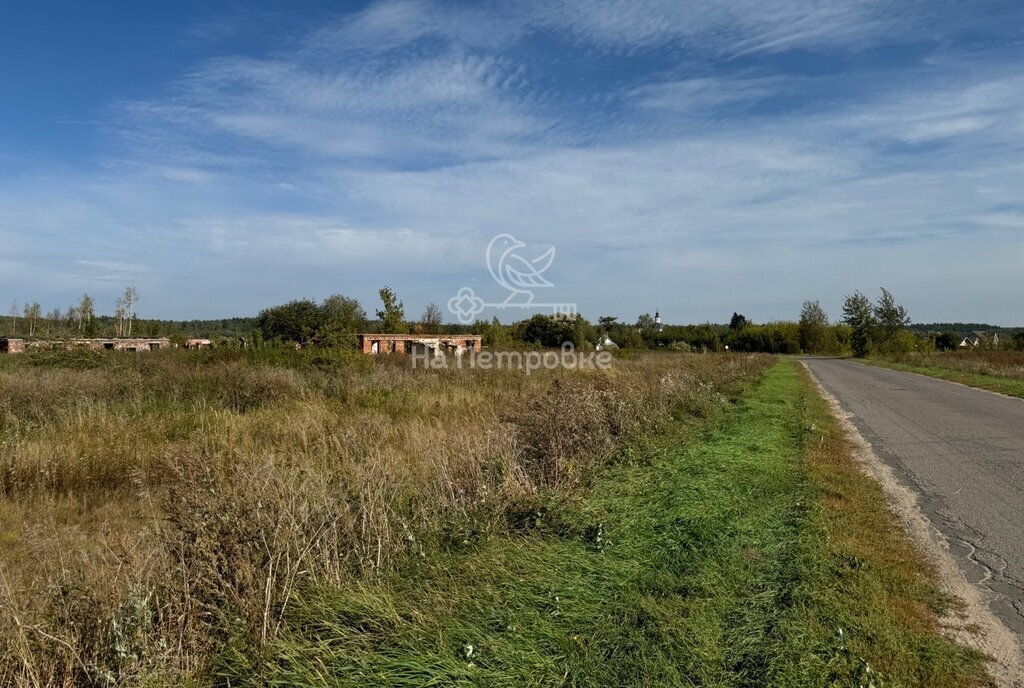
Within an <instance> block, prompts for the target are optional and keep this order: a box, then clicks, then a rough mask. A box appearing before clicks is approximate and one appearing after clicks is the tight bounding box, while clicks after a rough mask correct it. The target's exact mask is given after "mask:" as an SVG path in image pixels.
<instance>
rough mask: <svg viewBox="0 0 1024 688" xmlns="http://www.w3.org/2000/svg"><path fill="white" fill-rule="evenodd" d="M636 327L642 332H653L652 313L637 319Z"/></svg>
mask: <svg viewBox="0 0 1024 688" xmlns="http://www.w3.org/2000/svg"><path fill="white" fill-rule="evenodd" d="M636 326H637V327H638V328H640V329H641V330H653V329H654V316H653V315H651V314H650V313H644V314H642V315H640V316H639V317H638V318H637V319H636Z"/></svg>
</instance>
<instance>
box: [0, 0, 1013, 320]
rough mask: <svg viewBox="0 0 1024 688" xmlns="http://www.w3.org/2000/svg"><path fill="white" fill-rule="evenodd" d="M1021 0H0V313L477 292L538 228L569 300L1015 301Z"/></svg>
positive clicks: (781, 303) (834, 307) (768, 307)
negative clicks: (31, 305)
mask: <svg viewBox="0 0 1024 688" xmlns="http://www.w3.org/2000/svg"><path fill="white" fill-rule="evenodd" d="M1022 58H1024V5H1022V4H1021V3H1019V2H1001V1H1000V2H984V1H972V2H966V1H955V2H954V1H952V0H927V1H924V0H921V1H917V0H907V1H902V2H893V1H888V0H859V1H857V2H846V1H840V0H808V1H800V2H798V1H796V0H721V1H718V2H693V1H688V0H649V1H645V2H638V1H637V0H630V1H624V0H605V1H602V2H598V1H596V0H580V1H579V2H531V1H529V0H526V1H524V2H517V3H509V2H493V3H488V2H482V3H481V2H477V3H468V2H467V3H458V2H412V1H410V0H376V1H374V2H369V3H327V2H324V3H316V2H303V3H284V2H281V3H255V2H246V3H238V2H234V3H218V2H175V3H114V2H90V3H80V2H62V3H58V2H38V3H14V2H7V3H4V4H3V6H2V7H0V306H2V308H0V312H6V310H7V307H8V304H9V303H10V302H11V301H12V300H15V299H17V300H19V301H24V300H37V301H39V302H41V303H42V304H43V306H44V308H51V307H53V306H57V305H62V306H66V305H69V304H71V303H73V302H74V301H76V300H77V298H78V296H79V295H80V294H81V293H82V292H84V291H88V292H89V293H91V294H93V295H94V296H95V297H96V298H97V301H98V303H99V304H100V306H101V308H102V309H104V310H112V305H113V301H114V298H115V297H116V295H117V294H118V293H119V292H121V291H123V289H124V287H125V286H126V285H129V284H132V285H135V286H136V288H137V289H138V291H139V293H140V296H141V300H140V303H139V306H138V310H139V313H140V315H142V316H152V317H174V318H191V317H220V316H231V315H244V314H252V313H255V312H256V311H258V310H259V309H260V308H261V307H263V306H266V305H269V304H274V303H281V302H284V301H286V300H289V299H292V298H299V297H311V298H322V297H324V296H326V295H328V294H330V293H334V292H340V293H343V294H346V295H350V296H355V297H357V298H359V299H360V300H361V301H362V302H363V303H364V305H365V306H366V307H367V309H368V310H371V311H372V309H373V308H374V307H375V306H376V295H375V292H376V289H377V288H379V287H380V286H381V285H384V284H389V285H391V286H393V287H394V288H395V289H396V290H397V292H398V294H399V296H400V297H401V298H402V300H403V301H404V302H405V304H406V308H407V311H408V312H409V314H410V315H411V316H417V315H418V314H419V313H420V312H421V310H422V308H423V306H424V305H425V304H426V303H428V302H431V301H433V302H436V303H438V304H442V306H443V305H444V304H445V303H446V302H447V300H448V298H449V297H451V296H452V295H454V294H455V293H456V292H457V291H458V289H459V288H460V287H462V286H470V287H472V288H474V289H475V290H476V291H477V292H478V293H479V294H480V295H481V296H484V297H485V298H493V297H498V296H500V294H499V293H498V292H500V289H499V288H498V287H497V286H496V285H494V284H493V283H492V282H491V280H490V277H489V275H488V273H487V268H486V264H485V262H484V251H485V249H486V247H487V244H488V241H489V240H490V238H491V237H492V236H494V235H496V234H498V233H501V232H506V233H510V234H513V235H515V236H516V237H518V238H519V239H521V240H523V241H524V242H526V243H528V244H530V250H537V252H538V253H540V252H541V251H543V250H544V248H545V247H548V246H551V245H554V246H556V247H557V258H556V260H555V262H554V264H553V266H552V267H551V269H550V270H549V271H548V272H547V273H546V277H548V278H549V279H550V280H551V281H552V282H553V283H554V285H555V286H554V287H553V288H551V289H549V290H548V292H549V293H545V294H544V298H545V299H548V300H551V299H554V300H558V301H571V302H576V303H578V304H579V308H580V310H581V311H582V312H583V313H584V314H585V315H587V316H588V317H590V318H592V319H596V317H597V316H599V315H604V314H614V315H618V316H620V317H622V318H624V319H628V320H632V319H634V318H635V317H636V316H637V315H638V314H639V313H641V312H645V311H653V310H655V309H656V308H658V309H660V310H661V312H662V314H663V315H664V316H665V319H666V320H667V321H669V322H702V321H707V320H710V321H717V322H721V321H725V320H728V317H729V316H730V315H731V313H732V312H733V311H740V312H742V313H744V314H745V315H747V316H748V317H749V318H752V319H755V320H758V321H766V320H772V319H782V318H790V319H791V318H795V317H796V315H797V314H798V312H799V308H800V304H801V302H802V301H803V300H805V299H820V300H821V301H822V304H823V305H824V306H825V307H826V309H827V310H829V312H830V313H831V314H832V315H833V316H838V310H839V304H840V303H841V300H842V296H843V294H845V293H849V292H850V291H852V290H854V289H861V290H864V291H865V292H868V293H869V294H871V295H874V294H875V293H876V292H877V288H878V287H879V286H886V287H888V288H889V289H890V290H891V291H893V292H894V293H895V294H896V296H897V298H899V299H900V300H901V301H902V302H903V303H904V304H905V305H906V306H907V307H908V309H909V311H910V314H911V316H912V317H913V318H914V319H915V320H916V321H934V320H971V321H989V322H993V323H997V324H1006V325H1011V324H1022V323H1024V305H1022V304H1024V298H1022V297H1024V280H1022V278H1021V275H1022V273H1024V270H1022V268H1024V196H1022V189H1024V155H1022V153H1024V70H1022V65H1024V59H1022Z"/></svg>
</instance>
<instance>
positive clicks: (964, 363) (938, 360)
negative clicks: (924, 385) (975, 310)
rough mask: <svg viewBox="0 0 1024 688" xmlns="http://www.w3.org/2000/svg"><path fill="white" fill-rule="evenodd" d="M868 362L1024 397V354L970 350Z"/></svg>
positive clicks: (1023, 352) (890, 357) (906, 355)
mask: <svg viewBox="0 0 1024 688" xmlns="http://www.w3.org/2000/svg"><path fill="white" fill-rule="evenodd" d="M870 362H871V363H874V364H875V365H881V366H885V367H887V368H893V369H895V370H907V371H910V372H914V373H921V374H922V375H929V376H931V377H936V378H939V379H942V380H949V381H951V382H959V383H961V384H965V385H970V386H971V387H979V388H981V389H987V390H990V391H993V392H999V393H1001V394H1006V395H1009V396H1013V397H1021V398H1024V351H1006V350H1002V351H999V350H981V351H976V350H974V349H971V350H966V351H945V352H934V353H926V354H922V353H910V354H904V355H899V356H887V357H883V358H875V359H872V360H871V361H870Z"/></svg>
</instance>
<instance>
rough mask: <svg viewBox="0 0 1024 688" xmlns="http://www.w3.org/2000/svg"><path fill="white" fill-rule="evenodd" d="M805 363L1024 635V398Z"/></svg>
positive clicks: (846, 364)
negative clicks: (910, 490) (917, 495)
mask: <svg viewBox="0 0 1024 688" xmlns="http://www.w3.org/2000/svg"><path fill="white" fill-rule="evenodd" d="M805 362H806V363H807V365H808V366H809V367H810V369H811V371H812V372H813V373H814V375H815V377H817V378H818V381H819V382H820V383H821V384H822V385H823V386H824V387H825V389H826V390H828V391H829V392H830V393H831V394H832V395H833V396H835V397H836V398H837V399H838V400H839V402H840V404H842V406H843V408H844V409H845V410H846V411H848V412H850V413H852V414H853V415H854V417H853V419H852V420H853V422H854V424H855V425H856V426H857V428H858V429H859V430H860V432H861V434H862V435H863V436H864V438H865V439H866V440H867V441H868V442H870V443H871V446H872V448H873V449H874V451H875V453H876V454H878V456H879V457H881V459H882V460H883V461H886V462H887V463H889V465H890V466H891V467H892V468H893V469H894V470H895V472H896V474H897V476H898V478H899V479H900V480H902V481H904V482H905V483H906V484H907V485H909V486H910V487H911V488H913V489H914V490H915V491H917V492H918V494H919V495H920V505H921V508H922V510H923V511H924V512H925V514H926V515H927V516H928V518H929V519H931V521H932V523H933V524H934V525H935V526H936V527H938V529H939V530H940V531H941V532H942V533H943V534H945V535H946V537H947V538H948V539H949V541H950V546H951V548H952V551H953V554H954V558H955V559H956V561H957V564H958V565H959V566H960V569H961V571H963V572H964V574H965V575H966V576H967V578H968V580H970V581H971V582H972V583H975V584H977V585H979V586H980V587H982V588H985V589H987V590H988V591H991V593H992V594H991V595H989V597H991V600H992V601H991V607H992V611H993V612H995V613H996V614H997V615H998V616H999V617H1000V618H1001V619H1002V620H1003V622H1004V623H1005V624H1006V625H1007V626H1008V627H1009V628H1010V629H1012V630H1013V631H1015V632H1016V633H1017V635H1018V638H1020V637H1024V400H1021V399H1010V398H1007V397H1003V396H999V395H996V394H992V393H991V392H984V391H981V390H976V389H971V388H969V387H964V386H962V385H956V384H952V383H949V382H944V381H942V380H935V379H932V378H928V377H924V376H922V375H916V374H914V373H904V372H899V371H894V370H887V369H885V368H877V367H875V366H870V365H866V364H862V363H856V362H853V361H844V360H836V359H806V361H805Z"/></svg>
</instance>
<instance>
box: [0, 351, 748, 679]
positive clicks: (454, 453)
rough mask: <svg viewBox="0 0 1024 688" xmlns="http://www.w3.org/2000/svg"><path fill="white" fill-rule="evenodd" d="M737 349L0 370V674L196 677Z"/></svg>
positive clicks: (35, 364)
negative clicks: (411, 361)
mask: <svg viewBox="0 0 1024 688" xmlns="http://www.w3.org/2000/svg"><path fill="white" fill-rule="evenodd" d="M767 360H768V359H766V358H764V357H756V356H733V357H719V356H695V355H694V356H691V355H682V354H680V355H647V356H638V357H636V358H634V359H632V360H616V361H615V363H614V365H613V367H612V369H611V370H609V371H564V370H559V371H534V372H533V374H530V375H527V374H525V373H524V372H522V371H517V370H504V371H469V370H441V371H426V370H412V369H410V367H409V365H408V363H407V361H406V360H405V359H403V358H401V357H395V358H388V357H380V358H378V359H375V360H371V359H369V358H366V357H361V356H358V355H348V352H312V353H309V352H285V351H276V350H267V351H250V352H241V351H213V352H194V353H190V352H183V351H162V352H152V353H147V354H144V355H133V354H111V353H82V352H79V353H46V354H44V353H41V354H39V355H24V356H10V357H6V358H5V359H3V360H0V442H2V444H0V447H2V451H0V546H2V549H3V552H4V556H3V558H2V560H0V628H3V629H5V631H4V633H3V634H0V684H3V685H9V684H22V685H75V684H79V685H81V684H95V685H104V684H114V683H117V684H126V683H138V682H149V683H153V682H160V683H168V684H179V683H182V682H185V681H188V680H202V679H201V678H197V677H202V676H203V675H204V671H205V670H206V667H207V663H208V661H209V659H210V657H211V655H212V654H213V653H215V652H217V651H218V648H219V647H221V646H222V645H223V643H224V642H226V641H228V640H229V639H230V638H232V637H235V636H238V635H239V634H241V635H244V636H246V637H247V638H250V639H255V642H256V644H257V645H259V643H261V642H267V641H270V640H272V639H273V638H274V636H275V634H277V633H278V632H279V630H280V629H281V626H282V623H284V621H283V620H284V619H285V616H286V609H287V606H288V604H289V601H290V599H291V595H292V593H293V592H294V591H295V590H296V589H297V587H298V586H300V585H307V584H310V583H316V584H331V585H345V584H346V581H350V580H354V579H358V578H360V577H365V576H372V575H374V574H375V573H377V572H380V571H386V570H387V569H388V568H389V566H391V565H392V562H393V561H395V559H396V557H399V556H408V555H409V554H410V553H411V554H412V555H413V556H415V555H416V554H417V552H419V548H420V547H422V544H421V543H422V542H423V540H424V539H425V538H430V537H434V536H436V534H438V533H441V534H442V535H443V534H444V533H446V532H448V531H452V532H454V533H456V537H464V536H466V535H465V534H466V533H467V532H470V533H478V532H488V531H490V530H500V529H502V528H505V527H506V526H507V521H508V519H509V515H510V514H512V515H514V514H516V513H519V512H522V511H524V510H526V511H528V510H529V509H531V508H532V507H531V504H533V503H534V501H535V500H537V499H538V498H539V497H540V496H543V495H545V494H549V493H561V494H571V493H572V492H573V491H574V490H576V489H577V488H578V487H580V486H581V485H583V484H585V483H586V480H587V477H588V474H589V473H590V472H591V471H592V470H593V469H594V468H595V467H598V466H600V465H602V464H605V463H607V462H609V461H610V460H611V459H612V458H613V457H614V456H615V455H616V452H617V451H618V450H619V449H620V448H621V447H622V446H623V443H624V442H625V441H626V440H627V439H628V438H630V437H633V436H637V435H640V434H643V433H645V432H649V431H651V430H652V429H653V428H655V427H656V426H657V425H658V424H659V423H661V422H664V421H666V420H667V419H669V418H670V417H671V416H673V414H692V415H697V416H699V415H701V414H703V413H706V412H708V411H709V410H711V409H713V408H714V407H717V406H720V405H722V404H727V402H726V401H725V398H724V397H723V396H722V394H721V392H722V390H723V389H725V388H726V387H728V386H729V385H730V384H733V383H735V382H737V381H738V380H743V379H751V378H753V377H754V376H755V375H756V374H757V373H758V372H759V371H761V370H762V369H763V368H764V366H765V365H766V361H767Z"/></svg>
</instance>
